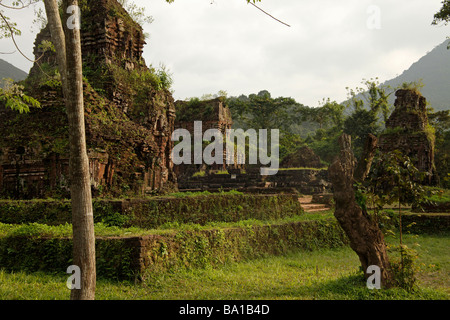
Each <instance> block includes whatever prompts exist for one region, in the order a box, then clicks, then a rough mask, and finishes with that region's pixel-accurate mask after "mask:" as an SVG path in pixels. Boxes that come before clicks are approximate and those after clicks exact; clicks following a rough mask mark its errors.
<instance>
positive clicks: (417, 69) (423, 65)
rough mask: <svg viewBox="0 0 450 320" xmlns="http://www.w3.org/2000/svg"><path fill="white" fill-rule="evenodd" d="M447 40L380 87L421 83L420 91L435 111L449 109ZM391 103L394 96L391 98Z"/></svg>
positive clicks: (449, 61) (449, 72) (449, 81)
mask: <svg viewBox="0 0 450 320" xmlns="http://www.w3.org/2000/svg"><path fill="white" fill-rule="evenodd" d="M448 44H449V40H445V41H444V42H443V43H441V44H439V45H437V46H436V47H434V48H433V49H432V50H431V51H429V52H427V53H426V54H425V55H424V56H423V57H422V58H420V59H419V60H417V61H416V62H414V63H413V64H412V65H411V66H410V67H409V69H407V70H405V71H404V72H403V73H402V74H401V75H399V76H397V77H395V78H393V79H391V80H387V81H385V82H384V83H383V84H382V85H384V86H390V87H392V88H396V87H399V86H401V85H402V84H403V83H405V82H406V83H410V82H421V83H423V84H424V87H423V88H421V89H420V91H421V93H422V95H423V96H424V97H425V98H426V99H427V101H428V102H429V104H430V107H432V108H433V109H434V110H435V111H441V110H449V109H450V50H449V49H448V48H447V47H448ZM391 99H392V102H393V100H394V99H395V96H394V95H392V97H391Z"/></svg>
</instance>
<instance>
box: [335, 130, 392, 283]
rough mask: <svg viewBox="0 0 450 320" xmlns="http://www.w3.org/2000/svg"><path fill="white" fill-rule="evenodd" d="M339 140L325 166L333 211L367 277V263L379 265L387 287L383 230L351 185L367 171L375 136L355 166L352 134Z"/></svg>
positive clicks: (389, 279) (389, 276)
mask: <svg viewBox="0 0 450 320" xmlns="http://www.w3.org/2000/svg"><path fill="white" fill-rule="evenodd" d="M339 144H340V147H341V153H340V155H339V156H338V157H337V158H336V160H335V161H334V162H333V163H332V164H331V165H330V168H329V170H328V172H329V175H330V179H331V182H332V184H333V189H334V191H333V193H334V201H335V206H336V210H335V213H334V215H335V217H336V219H337V220H338V221H339V224H340V225H341V227H342V229H343V230H344V231H345V233H346V234H347V236H348V238H349V240H350V247H351V248H352V249H353V250H354V251H355V252H356V254H357V255H358V257H359V260H360V262H361V266H362V269H363V270H364V273H365V275H366V277H367V276H368V275H367V274H366V271H367V269H368V268H369V266H378V267H379V268H380V270H381V285H382V286H383V287H389V286H391V285H392V280H393V276H392V271H391V268H390V264H389V259H388V256H387V252H386V244H385V241H384V236H383V233H382V231H381V230H380V228H379V227H378V224H377V223H376V222H375V221H374V220H372V219H371V218H370V216H369V215H368V213H367V212H365V211H364V210H363V209H362V208H361V207H360V206H359V205H358V204H357V202H356V200H355V191H354V186H353V185H354V183H355V182H362V181H363V180H364V178H365V177H366V175H367V173H368V172H369V170H370V167H371V165H372V160H373V156H374V154H375V150H376V147H377V139H376V137H374V136H369V138H368V142H367V143H366V148H365V150H364V153H363V157H362V159H361V160H360V162H359V165H358V168H357V169H355V166H356V159H355V157H354V155H353V152H352V150H351V137H350V136H349V135H346V134H344V135H342V136H341V137H340V138H339Z"/></svg>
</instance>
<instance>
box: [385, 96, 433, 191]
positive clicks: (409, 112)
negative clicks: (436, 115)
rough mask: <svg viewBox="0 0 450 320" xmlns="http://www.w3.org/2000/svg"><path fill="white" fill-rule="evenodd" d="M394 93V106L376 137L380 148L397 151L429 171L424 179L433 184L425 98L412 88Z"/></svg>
mask: <svg viewBox="0 0 450 320" xmlns="http://www.w3.org/2000/svg"><path fill="white" fill-rule="evenodd" d="M395 95H396V100H395V103H394V106H395V109H394V111H393V112H392V114H391V116H390V117H389V119H388V120H387V121H386V130H385V131H384V132H383V133H382V134H381V136H380V141H379V146H380V150H381V151H382V152H390V151H393V150H399V151H401V152H402V153H403V154H404V155H406V156H408V157H410V158H411V160H413V162H414V164H415V166H416V167H417V169H419V171H421V172H427V173H429V176H428V178H427V179H426V180H427V181H425V182H426V183H428V184H433V183H435V182H436V181H435V180H436V178H437V175H436V174H435V165H434V132H433V130H431V127H430V125H429V123H428V116H427V101H426V98H425V97H423V96H422V95H421V94H420V93H419V92H417V91H415V90H407V89H401V90H398V91H397V92H396V93H395Z"/></svg>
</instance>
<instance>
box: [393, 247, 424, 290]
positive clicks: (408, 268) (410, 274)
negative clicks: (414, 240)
mask: <svg viewBox="0 0 450 320" xmlns="http://www.w3.org/2000/svg"><path fill="white" fill-rule="evenodd" d="M389 252H390V254H391V256H392V254H394V253H398V255H399V256H400V258H395V259H392V257H391V260H390V265H391V268H392V272H393V274H394V279H395V281H396V282H397V285H398V286H399V287H400V288H403V289H405V290H407V291H413V290H414V289H416V285H417V274H418V272H419V270H420V268H419V265H418V264H417V260H418V258H419V256H418V253H417V251H416V250H414V249H411V248H409V247H408V246H407V245H404V244H402V245H398V246H392V247H390V249H389Z"/></svg>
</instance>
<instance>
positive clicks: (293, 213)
mask: <svg viewBox="0 0 450 320" xmlns="http://www.w3.org/2000/svg"><path fill="white" fill-rule="evenodd" d="M95 208H96V209H95V220H96V227H95V230H96V254H97V274H98V277H99V278H105V279H116V280H135V279H145V278H146V277H147V276H149V275H151V276H154V275H155V274H160V273H161V274H162V273H165V272H167V271H175V270H177V271H179V270H187V269H198V268H204V267H210V266H212V267H217V266H220V265H225V264H227V263H230V262H241V261H248V260H251V259H256V258H261V257H267V256H277V255H278V256H279V255H284V254H288V253H291V252H297V251H298V250H299V249H303V250H316V249H330V248H340V247H344V246H346V245H347V244H348V242H347V238H346V236H345V234H344V232H343V231H342V229H341V228H340V226H339V225H338V223H337V221H336V219H335V218H334V217H333V215H332V212H321V213H320V214H319V213H318V214H305V213H304V212H303V210H302V208H301V206H300V202H299V201H298V198H297V195H288V194H286V195H243V194H238V193H227V194H195V195H186V194H184V195H176V196H173V197H169V198H155V199H146V200H144V199H140V200H132V199H129V200H123V201H118V200H117V201H105V200H103V201H96V204H95ZM69 216H70V203H68V202H62V201H31V202H17V201H14V202H13V201H3V202H2V203H1V204H0V267H1V268H3V269H5V270H9V271H28V272H35V271H45V272H55V273H60V272H65V270H67V267H68V266H70V265H71V264H72V238H71V237H72V228H71V225H70V224H69V223H68V217H69ZM417 217H419V216H418V215H410V216H409V215H405V216H404V219H403V223H407V224H412V223H413V224H414V227H415V231H417V232H420V231H421V230H425V231H426V232H428V231H430V232H434V231H446V230H447V231H448V229H449V228H448V227H449V225H450V219H449V215H429V216H425V217H424V216H422V217H420V219H418V218H417ZM14 221H17V222H16V223H14ZM389 223H390V224H392V225H393V227H395V224H396V223H397V220H396V219H395V214H393V215H392V217H391V218H390V219H389ZM436 228H437V229H436Z"/></svg>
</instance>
